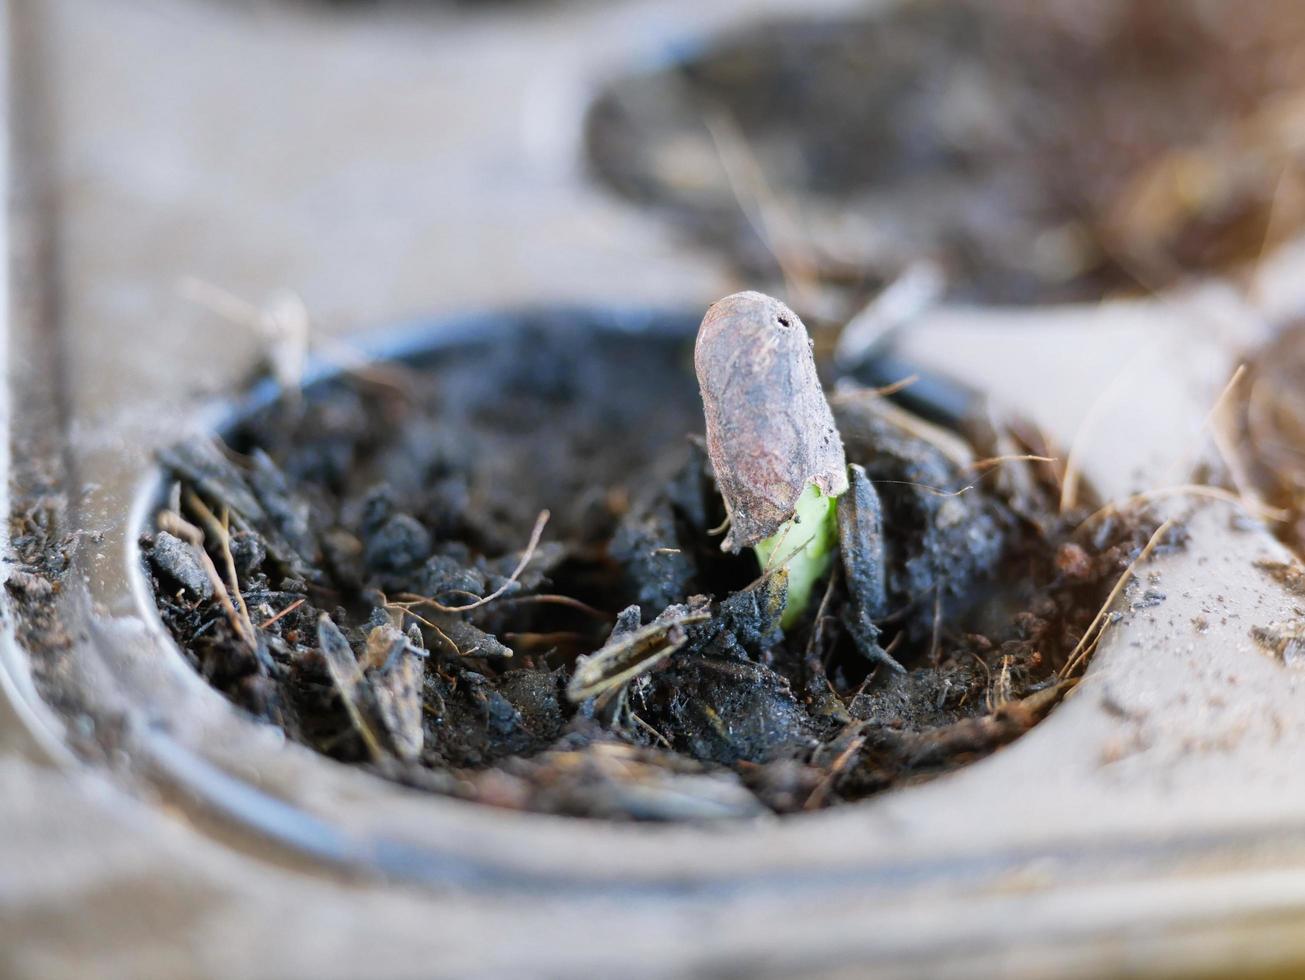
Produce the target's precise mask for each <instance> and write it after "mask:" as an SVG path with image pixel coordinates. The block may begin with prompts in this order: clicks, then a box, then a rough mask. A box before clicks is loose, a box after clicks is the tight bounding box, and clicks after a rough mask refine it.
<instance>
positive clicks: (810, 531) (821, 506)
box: [754, 484, 838, 630]
mask: <svg viewBox="0 0 1305 980" xmlns="http://www.w3.org/2000/svg"><path fill="white" fill-rule="evenodd" d="M837 546H838V498H837V497H827V496H825V495H824V494H823V493H821V492H820V488H819V487H817V486H815V485H814V484H812V485H809V486H808V487H807V488H806V489H805V490H803V491H802V495H801V496H800V497H798V502H797V508H796V509H795V510H794V512H793V519H792V520H790V521H788V522H787V523H785V524H784V525H783V526H782V527H780V529H779V530H778V531H776V532H775V533H774V534H773V535H771V536H770V537H769V538H766V539H765V540H763V541H758V542H757V544H756V545H755V548H754V550H755V551H756V553H757V558H758V560H759V561H760V562H761V567H762V569H763V570H764V571H770V570H771V569H772V568H776V567H782V566H787V568H788V601H787V602H786V604H785V606H784V615H783V617H782V618H781V620H780V625H781V626H783V628H784V629H786V630H787V629H789V628H790V627H792V626H793V624H794V623H796V622H797V621H798V620H799V619H801V618H802V614H803V613H804V612H805V611H806V608H807V606H808V605H809V604H810V602H811V593H812V591H813V590H814V589H815V585H816V583H817V582H818V581H820V578H821V576H823V575H824V574H825V573H826V572H827V571H829V565H830V562H832V561H833V558H834V549H835V548H836V547H837Z"/></svg>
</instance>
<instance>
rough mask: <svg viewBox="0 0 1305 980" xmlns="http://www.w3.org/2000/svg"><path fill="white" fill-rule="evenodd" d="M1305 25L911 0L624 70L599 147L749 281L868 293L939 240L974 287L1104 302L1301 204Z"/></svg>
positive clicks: (1187, 6)
mask: <svg viewBox="0 0 1305 980" xmlns="http://www.w3.org/2000/svg"><path fill="white" fill-rule="evenodd" d="M1303 46H1305V6H1302V5H1301V4H1300V3H1299V0H1247V2H1242V3H1236V4H1231V3H1225V2H1223V0H1147V2H1145V3H1135V2H1131V0H1105V2H1093V3H1084V2H1082V0H915V2H908V3H902V4H898V5H894V6H891V7H890V8H889V10H888V11H887V12H886V13H883V14H868V15H859V16H855V17H849V18H843V19H819V18H812V19H807V20H801V21H783V22H776V23H772V24H769V25H767V26H764V27H761V28H757V29H753V30H750V31H748V32H746V33H742V34H739V35H736V36H732V37H729V38H726V39H725V40H723V41H720V42H719V43H716V44H713V45H712V46H710V47H708V48H706V50H705V51H702V52H701V53H698V52H695V53H694V54H692V55H690V56H689V57H687V58H685V59H684V60H683V61H681V62H679V63H677V64H674V65H672V66H670V67H668V68H666V69H664V70H662V71H659V72H655V73H653V74H650V75H645V74H639V75H634V76H631V77H629V78H626V79H623V80H619V81H617V82H616V83H614V84H613V85H611V86H610V87H609V89H608V90H607V92H606V93H605V94H604V95H603V96H602V97H601V98H600V99H599V100H598V102H597V103H596V105H595V106H594V108H593V110H592V112H591V114H590V118H589V124H588V145H589V152H590V157H591V160H592V161H593V164H594V167H595V169H596V171H597V173H598V175H599V176H600V177H601V178H602V179H604V180H605V181H606V182H607V183H608V184H610V185H611V186H612V187H614V188H615V189H617V190H618V191H620V192H621V193H622V194H625V195H627V196H628V197H630V198H632V199H634V200H636V201H639V202H641V203H645V204H650V205H654V206H657V207H659V208H662V209H664V210H665V211H666V213H668V214H669V215H671V216H672V217H673V218H674V219H675V220H676V221H677V222H679V223H680V224H682V225H683V226H684V227H685V228H687V229H688V230H689V231H690V232H692V233H693V234H694V235H696V236H697V237H698V238H699V239H701V240H703V241H705V242H707V243H708V244H710V245H712V246H714V247H716V248H719V249H722V250H724V251H725V252H727V253H728V254H729V255H730V256H731V257H732V258H733V259H734V261H735V262H736V264H737V265H738V266H739V268H740V269H741V271H742V272H743V273H744V276H745V279H746V281H749V282H753V283H759V282H764V281H768V280H767V279H766V278H765V277H772V278H773V277H774V276H775V274H776V272H777V262H776V255H779V256H781V257H784V258H786V259H787V269H786V272H787V273H788V275H789V277H790V279H792V278H794V277H797V278H801V277H803V276H808V277H814V278H815V279H816V280H817V281H818V283H819V284H820V285H823V286H826V287H830V288H835V289H837V288H846V289H849V290H850V291H851V292H852V293H853V294H855V295H860V296H865V295H871V294H873V292H874V291H875V289H877V288H878V287H879V286H881V285H882V284H883V283H884V282H886V281H889V280H891V279H893V278H894V277H895V276H897V275H898V274H900V273H901V272H902V271H903V270H904V269H905V268H907V267H908V266H909V265H911V264H912V263H913V262H916V261H918V260H920V259H930V260H933V261H935V262H937V263H938V264H939V265H940V266H941V268H942V271H943V273H944V275H945V277H946V280H947V283H948V286H949V288H950V291H951V293H952V295H953V296H955V297H959V298H966V299H975V300H983V301H995V302H1043V301H1055V300H1079V299H1093V298H1098V297H1100V296H1103V295H1106V294H1109V293H1114V292H1136V291H1138V290H1139V289H1143V290H1150V289H1154V288H1159V287H1161V286H1164V285H1168V284H1170V283H1173V282H1174V281H1175V280H1178V279H1180V278H1181V277H1182V276H1183V275H1185V274H1187V273H1190V272H1202V271H1205V270H1210V269H1223V268H1227V267H1229V266H1230V265H1235V264H1237V263H1240V262H1243V261H1245V260H1253V259H1254V258H1255V257H1257V256H1258V255H1259V254H1260V252H1261V250H1262V249H1263V248H1265V247H1266V245H1271V244H1272V243H1273V242H1274V241H1277V240H1279V239H1280V238H1282V237H1284V236H1286V235H1287V234H1289V233H1290V232H1291V231H1292V230H1294V229H1296V228H1298V227H1300V225H1301V224H1302V222H1303V221H1305V206H1303V205H1301V203H1300V201H1301V200H1302V195H1300V194H1299V193H1281V191H1282V186H1281V183H1280V180H1281V178H1282V175H1283V174H1284V173H1288V174H1291V173H1293V172H1295V170H1297V169H1298V167H1297V166H1294V165H1298V164H1299V163H1300V159H1299V154H1300V151H1299V149H1298V148H1293V143H1292V137H1291V135H1290V134H1291V132H1293V126H1294V125H1295V123H1294V122H1292V120H1293V119H1299V115H1300V111H1301V109H1302V97H1301V94H1300V93H1301V92H1302V91H1305V59H1302V58H1301V57H1300V51H1301V50H1302V47H1303ZM712 128H714V129H715V132H714V133H713V132H712V131H711V129H712ZM722 161H725V162H726V163H729V166H728V167H727V166H723V165H722ZM1291 179H1292V181H1294V180H1295V178H1291ZM1289 190H1291V191H1293V192H1294V191H1295V185H1294V183H1293V187H1292V188H1290V189H1289ZM808 285H811V283H808Z"/></svg>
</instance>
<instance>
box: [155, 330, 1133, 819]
mask: <svg viewBox="0 0 1305 980" xmlns="http://www.w3.org/2000/svg"><path fill="white" fill-rule="evenodd" d="M681 336H682V335H681ZM690 355H691V350H690V344H689V343H688V342H687V341H686V340H683V339H674V340H671V339H667V338H666V337H664V336H658V335H641V334H627V333H622V332H619V331H615V330H612V329H595V325H594V324H591V323H583V322H578V321H576V322H571V323H567V322H549V323H541V324H539V325H538V329H533V328H531V327H529V326H526V327H522V328H521V329H520V330H515V329H514V330H511V331H507V332H506V333H504V332H492V333H491V334H489V335H487V336H486V337H485V338H484V339H483V340H480V341H477V342H474V343H472V344H470V345H469V346H465V347H461V348H457V347H455V348H453V349H452V350H450V351H447V352H445V353H443V354H440V355H439V356H437V357H434V358H432V359H430V360H429V362H428V363H413V364H408V365H397V364H396V365H385V366H378V367H377V368H376V369H375V370H373V371H369V372H367V373H366V375H365V376H354V377H344V378H337V379H334V380H328V381H326V382H323V383H321V384H319V385H317V386H315V387H313V388H311V389H310V390H309V391H308V392H307V393H306V394H304V395H302V396H296V397H293V398H284V399H282V400H280V401H277V402H275V403H273V404H271V405H268V406H266V407H264V408H262V409H260V410H258V411H256V412H254V413H253V414H252V415H249V416H248V417H246V418H245V419H244V421H242V422H241V423H240V424H239V425H238V427H237V428H236V429H235V430H234V431H233V432H231V433H230V434H229V436H228V438H227V440H226V443H225V444H223V443H219V442H217V441H200V442H195V443H191V444H187V445H183V446H179V447H176V448H175V449H174V450H172V451H170V452H169V453H168V454H167V455H166V458H165V465H166V467H167V469H168V470H169V472H170V473H171V475H172V477H173V479H174V480H175V481H176V482H175V483H173V484H171V486H170V489H169V491H168V494H167V496H168V503H167V506H166V508H165V511H164V513H163V514H162V515H161V517H160V519H159V524H158V526H157V527H156V529H155V530H153V531H151V532H150V533H148V534H147V535H146V536H145V537H144V539H143V546H144V552H145V555H146V558H147V567H148V569H149V572H150V574H151V575H152V577H153V581H154V584H155V588H156V594H157V598H158V602H159V606H160V610H161V612H162V615H163V618H164V620H165V622H166V623H167V625H168V627H169V629H170V630H171V632H172V634H173V636H174V637H175V638H176V640H177V642H178V643H179V644H180V646H181V648H182V649H183V651H184V652H185V655H186V657H187V658H188V659H189V660H190V662H191V663H192V664H193V665H194V666H195V668H196V669H197V670H198V671H199V672H200V673H202V674H203V675H204V676H205V677H206V678H208V679H209V681H210V682H211V683H213V684H214V685H215V686H216V687H217V688H218V689H220V690H221V691H223V692H224V693H225V694H226V695H227V696H228V697H229V698H231V699H232V700H233V701H234V702H235V703H236V704H238V705H240V706H241V707H242V708H244V709H246V710H247V711H249V712H250V713H252V714H253V715H254V716H256V717H257V718H260V719H262V720H264V721H266V722H267V723H270V724H275V725H278V726H280V727H282V728H283V729H284V730H285V731H286V732H287V733H288V734H289V735H290V736H291V737H292V738H294V739H296V740H298V741H301V742H303V743H305V744H307V745H310V746H312V747H314V748H316V749H317V750H319V751H321V752H324V753H326V754H328V755H330V756H333V757H335V758H337V759H341V760H344V761H348V762H355V763H360V764H364V765H367V766H369V767H371V768H373V769H374V770H375V771H377V772H379V773H381V774H383V775H386V776H388V777H391V778H394V779H397V780H401V781H404V782H407V783H410V784H413V785H417V786H423V787H427V788H430V789H432V790H436V791H439V792H443V793H449V794H455V795H457V796H460V797H464V798H468V799H474V800H479V801H483V802H487V803H493V804H497V805H502V806H510V807H517V808H524V809H537V810H546V811H553V812H561V813H570V814H580V815H589V816H610V817H624V818H631V817H633V818H644V819H681V818H688V819H705V818H715V817H728V816H747V815H751V814H757V813H764V812H768V811H778V812H788V811H794V810H800V809H804V808H807V809H810V808H814V807H818V806H822V805H826V804H835V803H841V802H844V801H849V800H856V799H860V798H862V797H864V796H866V795H869V794H872V793H876V792H879V791H881V790H884V789H886V788H889V787H892V786H896V785H901V784H904V783H909V782H913V781H917V780H919V779H923V778H928V777H931V776H933V775H936V774H939V773H943V772H947V771H950V770H952V769H954V768H955V767H957V766H959V765H962V764H964V763H966V762H969V761H971V760H973V759H976V758H980V757H982V756H983V755H985V754H987V753H989V752H991V751H993V750H994V749H996V748H998V747H999V746H1001V745H1003V744H1005V743H1006V742H1008V741H1009V740H1011V739H1012V738H1015V737H1016V736H1018V735H1019V734H1021V733H1022V732H1023V731H1025V730H1027V729H1028V728H1029V727H1030V726H1032V725H1033V724H1034V723H1035V722H1037V721H1038V720H1039V719H1040V718H1041V717H1042V716H1043V715H1045V714H1046V712H1047V711H1048V710H1049V709H1050V708H1051V707H1052V706H1053V705H1054V704H1055V703H1056V701H1057V700H1058V699H1059V697H1061V696H1062V695H1063V693H1064V692H1065V691H1066V690H1067V688H1068V684H1067V682H1064V681H1061V680H1060V679H1059V677H1058V670H1059V669H1060V668H1061V667H1063V665H1064V664H1065V661H1066V658H1067V656H1068V654H1069V653H1070V651H1071V650H1072V648H1073V647H1074V645H1075V643H1076V642H1077V641H1078V639H1079V637H1080V636H1081V635H1082V633H1083V631H1084V630H1085V629H1086V627H1087V625H1088V623H1089V622H1090V620H1091V619H1092V617H1093V616H1094V615H1095V613H1096V612H1097V610H1098V608H1099V606H1100V604H1101V601H1102V599H1103V598H1104V595H1105V593H1106V591H1107V590H1108V589H1109V587H1110V586H1111V585H1112V584H1113V582H1114V581H1115V580H1116V579H1117V577H1118V576H1119V574H1120V572H1121V571H1122V570H1123V568H1124V567H1125V566H1126V565H1127V563H1128V561H1129V559H1130V557H1132V556H1133V555H1135V554H1136V552H1137V549H1138V547H1139V546H1140V544H1141V542H1142V541H1143V540H1144V539H1145V535H1144V534H1139V531H1138V529H1137V528H1136V527H1135V526H1124V525H1122V524H1119V523H1117V522H1114V521H1112V520H1105V521H1100V522H1097V523H1095V524H1094V525H1093V526H1092V532H1091V535H1090V536H1086V537H1084V536H1080V537H1079V538H1072V537H1071V534H1070V531H1069V527H1070V526H1071V523H1070V522H1069V521H1067V520H1062V519H1061V518H1060V517H1059V516H1058V515H1057V514H1056V508H1055V503H1056V500H1057V495H1058V491H1057V487H1056V485H1055V480H1054V479H1053V475H1052V473H1051V469H1050V468H1049V467H1048V466H1046V465H1045V464H1037V463H1030V462H1013V463H1008V464H1005V465H1002V466H996V467H985V466H984V465H983V464H982V463H981V462H979V461H981V460H982V459H983V458H984V457H989V456H993V455H996V454H997V453H1011V452H1023V451H1026V450H1029V449H1031V450H1033V451H1041V450H1042V449H1043V447H1040V446H1037V445H1036V444H1030V443H1029V441H1027V440H1025V441H1021V440H1020V439H1019V437H1018V434H1017V433H1014V432H1011V431H1008V430H1005V429H1002V430H1000V431H994V430H993V429H992V427H991V426H988V425H981V426H972V427H971V428H972V429H973V431H971V432H970V433H969V435H968V436H967V435H962V434H959V433H956V432H943V431H939V430H935V429H934V428H932V427H931V426H929V425H927V424H926V423H923V422H921V421H920V420H919V419H917V418H915V417H914V416H911V415H908V414H906V413H905V412H903V411H902V410H901V409H900V408H897V407H895V406H894V405H892V404H891V403H889V402H888V401H886V400H885V399H883V398H881V397H879V396H878V395H876V394H875V393H874V392H872V391H869V390H866V389H862V388H858V387H856V386H851V387H845V388H844V389H842V390H840V392H839V393H838V394H837V395H836V396H835V397H834V398H833V399H832V403H833V406H834V409H835V416H836V420H837V422H838V425H839V428H840V430H841V432H842V434H843V437H844V440H845V442H846V444H847V450H848V458H849V460H850V461H852V462H859V463H861V464H863V465H864V466H865V467H866V469H867V472H868V474H869V476H870V478H871V479H872V480H873V481H874V482H875V485H876V486H877V488H878V492H879V495H880V497H881V500H882V504H883V512H884V521H885V529H886V530H885V535H886V554H885V558H886V563H887V564H886V569H887V593H888V600H889V601H888V610H889V611H888V614H887V615H886V617H884V618H883V620H882V622H881V623H880V624H879V625H880V628H881V629H882V631H883V635H882V637H881V640H882V642H883V643H884V645H885V646H887V648H888V649H889V650H890V652H891V654H892V656H893V657H895V658H896V659H897V660H898V661H899V662H900V663H901V665H902V666H903V667H904V668H905V670H903V671H901V672H898V671H895V670H892V669H890V668H889V667H887V666H885V665H884V664H883V663H879V662H872V661H870V660H868V659H866V658H865V657H864V656H862V654H861V653H859V652H858V650H857V647H856V645H855V644H854V643H853V642H852V638H851V636H850V633H849V629H848V627H847V626H846V625H845V624H846V622H847V619H848V616H849V614H850V611H849V609H848V605H849V597H848V594H847V590H846V587H845V586H844V584H843V580H842V577H841V576H840V575H839V574H838V573H837V572H836V573H835V576H834V578H833V579H832V580H831V584H830V585H829V587H828V588H827V589H824V588H823V587H822V591H823V592H824V594H825V599H824V602H823V603H822V606H821V609H820V610H819V611H818V613H819V614H817V610H815V609H812V610H810V611H809V612H808V614H807V616H806V617H805V619H804V621H803V622H801V623H800V624H799V625H798V626H797V627H795V628H794V629H792V630H791V631H790V632H789V633H788V634H787V635H785V634H784V633H783V632H782V631H780V630H779V628H778V614H779V608H780V607H779V606H777V605H776V596H775V595H773V594H772V591H773V590H772V584H773V581H774V580H772V579H760V580H759V579H758V569H757V566H756V564H755V559H754V558H752V557H751V555H750V553H748V554H744V555H739V556H731V555H727V554H723V553H721V551H720V550H719V541H720V532H719V531H718V530H714V529H717V528H718V525H720V524H721V522H722V520H723V517H724V514H723V509H722V505H721V504H720V501H719V499H718V496H717V494H716V490H715V487H714V484H713V480H712V477H711V474H710V473H709V472H708V469H707V467H706V464H705V459H704V454H703V452H702V450H701V449H700V448H699V445H698V444H697V442H696V441H695V439H694V438H692V437H699V438H700V434H701V431H702V418H701V407H700V403H699V400H698V393H697V386H696V382H695V380H694V378H693V375H692V366H691V356H690ZM976 463H977V464H978V465H976ZM965 487H971V489H966V490H963V488H965ZM958 491H960V492H958ZM544 508H547V509H548V510H549V511H550V512H551V519H550V520H549V522H548V524H547V526H546V528H545V530H544V532H543V534H542V537H541V540H540V542H539V544H538V547H537V548H536V549H535V550H534V552H533V554H532V556H531V558H530V561H529V562H528V564H527V565H526V567H525V570H524V572H523V573H522V574H521V575H520V577H519V579H518V580H515V581H513V580H512V578H511V576H512V572H513V570H514V569H515V568H516V566H517V565H518V563H519V561H520V560H521V558H522V555H523V549H525V547H526V543H527V541H528V540H529V539H530V537H531V533H532V529H533V528H534V527H535V525H536V519H537V516H538V514H539V512H540V510H541V509H544ZM1077 516H1078V517H1081V516H1082V515H1077ZM224 522H225V524H226V526H227V527H229V547H226V546H224V545H223V539H224V537H225V535H226V533H227V532H225V531H224V530H223V526H224ZM201 537H202V540H203V548H204V549H205V550H201V548H200V547H197V546H196V545H195V544H194V543H192V542H198V541H200V540H201ZM205 553H206V554H207V555H208V556H209V558H211V562H212V567H211V568H206V567H205V562H206V560H208V559H206V558H205V557H204V555H205ZM233 573H234V575H235V576H236V577H237V578H238V582H239V596H238V597H235V601H234V602H232V603H231V604H230V605H229V606H228V605H227V604H226V603H224V601H223V596H222V589H220V588H219V584H218V583H215V582H214V579H215V578H217V579H222V580H225V581H226V582H227V583H229V582H230V579H231V575H232V574H233ZM228 591H230V590H228ZM500 591H501V594H499V593H500ZM495 594H499V595H498V598H495V599H493V601H489V602H486V603H484V604H482V605H480V606H478V607H477V608H475V609H474V610H471V611H464V612H453V611H448V608H450V607H456V606H463V605H467V604H469V603H471V602H473V601H474V600H476V599H477V598H478V597H485V596H490V595H495ZM405 596H424V597H430V598H434V599H437V600H438V601H439V603H440V604H442V605H443V606H444V607H446V609H445V610H441V609H440V608H438V607H437V606H435V605H433V604H424V605H423V604H417V605H412V606H409V607H407V609H406V610H405V609H404V608H400V607H396V606H394V605H393V603H394V602H396V601H399V600H401V599H403V598H404V597H405ZM387 602H388V603H390V604H389V605H387ZM241 603H243V606H244V607H246V608H247V610H248V623H249V624H250V625H252V630H251V629H250V625H243V624H242V621H243V615H242V612H241ZM652 622H656V623H658V624H659V625H658V626H656V627H652V628H648V629H644V631H643V632H642V633H636V631H638V630H640V629H641V624H642V626H646V625H647V624H649V623H652ZM663 627H664V628H663ZM649 633H653V634H656V635H655V639H656V640H657V641H658V642H657V643H656V644H654V647H653V648H652V649H651V650H650V652H655V650H656V649H658V648H662V647H664V646H665V645H668V644H669V645H671V646H674V645H675V644H676V643H679V644H680V645H679V646H678V649H675V650H674V652H672V653H670V654H669V656H665V655H664V656H662V657H660V658H657V659H655V660H653V661H649V662H646V663H644V664H643V667H644V669H642V670H641V671H638V672H636V673H634V674H633V675H632V676H631V677H630V678H629V679H628V682H627V683H625V684H623V685H619V684H618V685H611V686H609V687H608V688H607V689H605V690H604V691H603V692H601V694H600V696H598V697H591V698H588V699H585V700H583V701H582V702H581V703H579V704H574V703H572V701H571V700H570V699H569V698H568V696H567V686H568V683H570V681H571V679H572V677H573V672H574V669H575V667H576V665H577V657H580V656H583V655H589V654H592V653H594V651H596V650H598V649H599V648H601V647H603V646H604V644H605V643H606V642H608V641H609V637H612V636H615V637H616V638H617V639H618V640H619V638H620V637H622V636H627V637H630V636H634V637H636V638H638V637H642V636H646V635H647V634H649ZM631 642H633V641H631Z"/></svg>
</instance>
